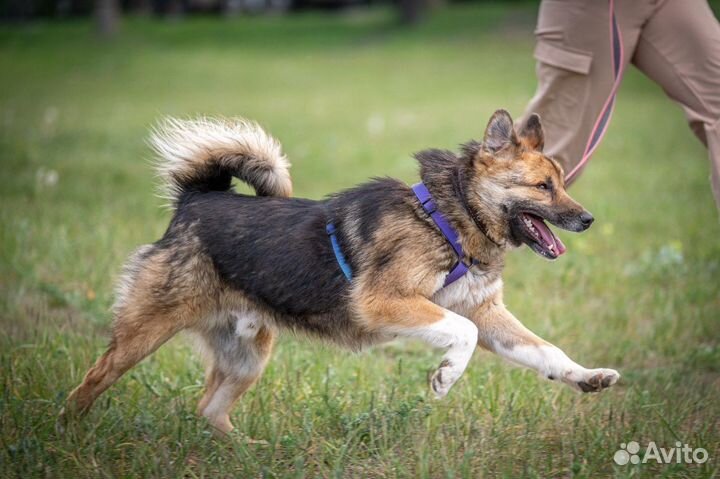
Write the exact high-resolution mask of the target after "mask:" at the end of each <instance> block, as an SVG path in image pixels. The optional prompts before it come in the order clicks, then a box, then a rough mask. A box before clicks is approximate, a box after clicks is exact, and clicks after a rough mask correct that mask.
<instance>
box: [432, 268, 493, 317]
mask: <svg viewBox="0 0 720 479" xmlns="http://www.w3.org/2000/svg"><path fill="white" fill-rule="evenodd" d="M502 285H503V283H502V279H501V278H500V276H499V275H498V274H482V273H480V274H476V273H474V272H468V273H467V274H466V275H465V276H463V277H462V278H460V279H459V280H457V281H455V282H454V283H452V284H451V285H449V286H447V287H445V288H441V289H439V290H438V291H437V292H436V293H435V294H434V295H433V296H432V298H431V300H432V302H433V303H435V304H437V305H438V306H442V307H443V308H446V309H449V310H450V311H453V312H456V313H458V314H462V315H467V314H469V312H470V311H472V310H473V309H474V308H476V307H477V306H479V305H481V304H482V303H484V302H485V301H486V300H487V299H488V298H491V297H493V296H494V295H495V294H497V293H498V292H499V291H500V290H501V289H502Z"/></svg>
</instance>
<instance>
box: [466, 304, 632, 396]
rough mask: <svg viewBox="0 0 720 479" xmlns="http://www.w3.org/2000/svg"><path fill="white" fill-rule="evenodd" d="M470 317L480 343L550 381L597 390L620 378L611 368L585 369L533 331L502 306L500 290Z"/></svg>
mask: <svg viewBox="0 0 720 479" xmlns="http://www.w3.org/2000/svg"><path fill="white" fill-rule="evenodd" d="M470 319H471V320H472V321H473V322H474V323H475V324H476V325H477V327H478V330H479V335H478V344H479V345H480V346H481V347H483V348H485V349H489V350H490V351H493V352H495V353H497V354H499V355H500V356H502V357H503V358H505V359H507V360H509V361H511V362H513V363H516V364H520V365H522V366H525V367H528V368H531V369H534V370H536V371H537V372H538V373H540V375H542V376H543V377H545V378H547V379H550V380H551V381H552V380H558V381H562V382H564V383H565V384H567V385H568V386H570V387H572V388H573V389H576V390H578V391H582V392H598V391H600V390H602V389H605V388H608V387H610V386H612V385H613V384H615V383H616V382H617V380H618V379H619V378H620V374H619V373H618V372H617V371H615V370H614V369H605V368H598V369H587V368H585V367H583V366H581V365H579V364H577V363H576V362H575V361H573V360H572V359H570V358H569V357H568V356H567V355H566V354H565V353H564V352H563V351H562V350H561V349H560V348H558V347H556V346H554V345H552V344H550V343H548V342H547V341H545V340H544V339H542V338H540V337H538V336H537V335H535V334H534V333H533V332H532V331H530V330H529V329H527V328H526V327H525V326H524V325H523V324H522V323H521V322H520V321H518V320H517V318H515V316H513V315H512V313H510V311H508V310H507V309H506V308H505V306H504V305H503V303H502V297H501V295H500V294H498V295H497V296H496V297H494V298H491V299H489V300H487V301H485V303H483V304H482V305H481V306H480V307H479V308H477V309H476V310H475V311H474V312H473V313H472V314H471V315H470Z"/></svg>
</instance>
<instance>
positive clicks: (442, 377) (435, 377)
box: [430, 360, 458, 399]
mask: <svg viewBox="0 0 720 479" xmlns="http://www.w3.org/2000/svg"><path fill="white" fill-rule="evenodd" d="M457 380H458V375H457V373H456V372H455V371H454V369H453V368H452V365H451V364H450V363H449V362H448V361H447V360H445V361H443V362H442V363H441V364H440V367H438V368H437V369H436V370H435V372H434V373H433V374H432V376H430V387H431V388H432V390H433V393H434V394H435V398H436V399H442V398H444V397H445V396H447V393H448V392H449V391H450V388H451V387H452V386H453V384H455V381H457Z"/></svg>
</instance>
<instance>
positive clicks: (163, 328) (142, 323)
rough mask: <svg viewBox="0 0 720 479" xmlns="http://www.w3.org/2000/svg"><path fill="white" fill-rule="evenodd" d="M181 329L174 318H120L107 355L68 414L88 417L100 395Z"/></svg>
mask: <svg viewBox="0 0 720 479" xmlns="http://www.w3.org/2000/svg"><path fill="white" fill-rule="evenodd" d="M180 329H181V323H180V322H178V321H176V319H175V318H174V317H173V315H171V314H165V315H159V314H154V315H153V314H150V315H148V316H145V314H141V315H139V316H135V317H119V318H118V319H117V320H116V324H115V328H114V332H113V337H112V339H111V341H110V346H109V347H108V349H107V351H105V353H104V354H103V355H102V356H101V357H100V358H99V359H98V360H97V362H96V363H95V365H94V366H93V367H92V368H90V370H89V371H88V372H87V374H86V375H85V378H84V379H83V382H82V383H81V384H80V385H79V386H78V387H77V388H75V390H73V391H72V392H71V393H70V395H69V396H68V400H67V409H66V410H67V412H68V413H74V412H77V413H80V414H82V413H85V412H86V411H87V410H88V409H90V406H92V404H93V402H95V400H96V399H97V397H98V396H100V394H102V393H103V391H105V390H106V389H107V388H109V387H110V386H112V385H113V383H115V382H116V381H117V380H118V379H120V377H121V376H122V375H123V374H124V373H125V372H126V371H128V370H129V369H130V368H132V367H133V366H135V365H136V364H137V363H139V362H140V361H141V360H142V359H144V358H145V357H146V356H148V355H149V354H150V353H152V352H153V351H155V350H156V349H157V348H158V347H160V346H161V345H162V344H163V343H165V342H166V341H167V340H168V339H170V338H171V337H172V336H173V335H174V334H175V333H177V332H178V331H179V330H180Z"/></svg>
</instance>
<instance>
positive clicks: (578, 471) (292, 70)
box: [0, 5, 720, 478]
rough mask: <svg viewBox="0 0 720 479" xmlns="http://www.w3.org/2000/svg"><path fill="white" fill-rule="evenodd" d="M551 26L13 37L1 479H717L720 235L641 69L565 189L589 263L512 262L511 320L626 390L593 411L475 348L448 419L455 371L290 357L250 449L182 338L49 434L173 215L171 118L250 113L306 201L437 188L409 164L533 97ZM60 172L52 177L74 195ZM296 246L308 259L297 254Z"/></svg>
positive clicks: (577, 243)
mask: <svg viewBox="0 0 720 479" xmlns="http://www.w3.org/2000/svg"><path fill="white" fill-rule="evenodd" d="M533 17H534V9H533V7H526V6H516V7H506V6H499V5H484V6H466V7H453V8H451V9H446V10H442V11H440V12H438V13H437V14H436V15H434V16H433V17H432V18H431V19H430V21H429V22H427V23H426V24H424V25H422V26H421V27H420V28H418V29H416V30H405V29H400V28H397V27H396V26H395V25H394V23H393V21H392V16H391V13H390V12H388V11H384V10H373V11H370V12H364V13H354V14H348V15H343V16H323V15H302V16H293V17H287V18H282V17H268V18H252V19H235V20H232V21H229V20H218V19H211V18H208V19H203V18H200V19H188V20H187V21H182V22H169V23H155V22H153V21H150V20H147V19H126V21H125V22H124V24H123V31H122V34H121V35H120V36H119V37H118V38H117V39H116V40H114V41H112V42H108V43H104V42H100V41H97V40H96V39H95V38H94V37H93V35H92V28H91V25H90V24H88V23H85V22H77V23H76V22H67V23H62V24H43V23H39V24H33V25H29V26H24V27H12V28H10V27H1V28H0V71H2V72H3V73H2V75H0V168H1V169H0V171H1V173H0V195H1V196H0V204H1V206H0V325H1V327H2V332H3V334H2V337H1V338H0V348H1V351H0V378H1V380H2V391H1V392H0V417H1V419H0V421H1V422H0V477H3V478H4V477H22V478H28V477H67V478H75V477H93V478H94V477H128V478H130V477H378V478H380V477H383V478H384V477H428V478H441V477H443V478H444V477H468V478H470V477H472V478H477V477H508V478H513V477H519V476H524V477H568V476H573V477H605V476H619V477H716V476H717V474H718V456H719V454H720V431H719V430H718V429H719V427H720V421H719V418H720V401H719V400H718V397H719V396H720V334H719V333H720V323H719V319H720V242H719V241H718V236H719V235H720V225H719V223H718V213H717V211H716V209H715V207H714V204H713V200H712V197H711V193H710V188H709V183H708V164H707V160H706V153H705V150H704V149H703V147H702V146H701V145H700V144H699V142H697V141H696V139H695V138H694V137H693V136H692V134H691V133H690V131H689V129H688V128H687V126H686V124H685V122H684V119H683V117H682V113H681V111H680V110H679V109H678V108H677V107H676V106H675V105H673V104H672V103H671V102H670V101H668V100H667V99H666V98H665V97H664V95H663V93H662V92H661V91H660V90H659V88H657V87H656V86H655V85H653V84H651V83H650V82H649V81H647V80H646V79H644V78H643V77H642V76H641V75H639V74H638V73H637V72H635V71H630V72H629V74H628V76H627V78H626V81H625V83H624V85H623V88H622V90H621V92H620V96H619V103H618V108H617V110H616V112H615V116H614V119H613V123H612V126H611V128H610V131H609V133H608V135H607V137H606V139H605V141H604V143H603V144H602V146H601V148H600V150H599V151H598V153H597V154H596V155H595V158H594V159H593V161H592V163H591V165H590V167H589V168H588V170H587V172H586V173H585V175H584V176H583V177H582V178H581V179H580V180H579V181H578V182H577V184H576V185H575V186H574V187H573V189H572V192H573V194H574V196H576V197H577V199H579V200H580V201H581V202H583V203H584V204H585V205H586V206H587V207H588V208H589V209H590V210H591V211H593V213H594V214H595V216H596V218H597V221H596V225H595V226H594V227H593V228H592V229H591V230H590V231H589V232H588V233H586V234H584V235H581V236H579V235H571V234H564V235H563V238H564V240H565V242H566V244H567V245H568V248H569V253H568V255H567V256H565V257H563V258H562V259H561V260H559V261H558V262H555V263H548V262H545V261H543V260H542V259H540V258H539V257H537V256H535V255H533V254H532V253H531V252H529V251H528V250H527V249H525V250H522V251H517V252H513V253H511V254H510V256H509V261H508V266H507V270H506V275H505V284H506V288H505V290H506V302H507V304H508V306H509V308H510V309H511V310H512V311H513V312H514V313H515V314H516V315H517V316H518V317H519V318H520V319H521V320H523V321H524V322H525V323H526V324H527V325H528V326H529V327H530V328H531V329H533V330H535V331H536V332H538V333H539V334H541V335H542V336H544V337H546V338H547V339H548V340H550V341H553V342H554V343H556V344H557V345H559V346H560V347H562V348H563V349H565V350H566V351H567V352H568V353H569V354H570V355H571V356H573V357H574V358H575V359H577V360H578V361H579V362H581V363H583V364H585V365H587V366H591V367H599V366H602V367H614V368H617V369H619V370H620V371H621V372H622V373H623V379H622V381H621V383H620V384H618V385H617V386H616V387H615V388H613V389H611V390H609V391H607V392H605V393H603V394H600V395H584V396H581V395H578V394H575V393H573V392H571V391H569V390H567V388H563V387H559V386H557V385H556V384H552V383H548V382H545V381H541V380H539V379H538V378H537V377H536V376H535V375H534V374H533V373H531V372H528V371H524V370H521V369H517V368H513V367H510V366H509V365H507V364H505V363H503V362H502V361H500V360H499V359H497V358H495V357H494V356H492V355H491V354H489V353H484V352H480V351H478V353H477V354H476V356H475V358H474V359H473V361H472V363H471V366H470V367H469V369H468V371H467V372H466V374H465V376H464V377H463V378H462V380H461V381H460V382H459V383H458V384H457V386H455V388H454V389H453V391H452V392H451V393H450V395H449V397H448V398H447V399H446V400H444V401H442V402H436V401H432V400H430V397H429V395H428V392H427V386H426V374H427V372H428V370H430V369H431V368H432V367H433V366H435V365H436V364H437V362H438V360H439V357H440V352H438V351H432V350H429V349H427V348H426V347H425V346H423V345H421V344H418V343H398V344H393V345H390V346H387V347H380V348H375V349H373V350H372V351H370V352H365V353H362V354H357V355H350V354H348V353H346V352H344V351H339V350H336V349H333V348H330V347H324V346H318V345H317V344H313V343H309V342H307V341H305V340H303V339H298V338H292V337H286V338H284V339H283V340H282V341H281V342H280V344H279V346H278V347H277V350H276V351H275V353H274V357H273V360H272V362H271V363H270V365H269V367H268V369H267V372H266V374H265V376H264V377H263V378H262V380H261V381H260V382H259V384H258V385H257V386H256V387H255V388H253V389H252V390H251V391H250V392H249V393H248V394H247V395H246V396H245V398H243V400H242V401H241V402H240V403H239V404H238V406H237V407H236V409H235V411H234V414H233V420H234V422H235V424H236V425H237V426H238V429H239V430H240V431H242V432H243V433H244V434H246V435H248V436H250V437H253V438H256V439H263V440H266V441H267V442H268V444H267V445H261V444H248V443H247V442H245V441H243V440H242V439H241V438H235V439H234V440H231V441H218V440H215V439H214V438H213V437H212V435H211V433H210V431H209V429H208V426H207V424H206V423H205V422H204V421H203V420H200V419H198V418H196V416H195V414H194V407H195V404H196V402H197V400H198V399H199V397H200V394H201V387H202V376H203V374H202V368H201V366H200V363H199V361H198V360H197V358H196V357H195V356H194V354H193V353H192V351H191V349H190V348H189V346H188V344H187V342H186V341H185V340H184V339H177V340H174V341H172V342H171V343H170V344H168V345H167V346H165V347H163V348H162V349H161V350H160V351H159V352H158V353H156V354H155V355H154V356H152V357H151V358H150V359H148V360H147V361H145V362H144V363H142V364H141V365H140V366H139V367H137V368H135V369H134V370H133V371H132V372H131V373H129V374H128V375H127V376H126V377H125V378H123V379H122V380H121V381H120V382H119V383H118V384H117V385H116V386H115V387H113V388H112V389H111V390H110V391H109V392H108V393H106V394H105V395H104V396H102V397H101V399H100V400H99V401H98V403H97V404H96V407H95V408H94V409H93V411H92V412H91V413H90V414H89V416H88V417H87V418H85V419H84V420H83V421H81V422H78V423H74V424H71V425H70V426H69V427H68V428H67V429H66V430H65V432H63V433H58V432H56V431H55V428H54V423H55V418H56V416H57V414H58V412H59V410H60V408H61V406H62V404H63V401H64V398H65V396H66V394H67V391H68V390H69V389H71V388H72V387H74V386H75V385H76V384H77V383H78V382H79V381H80V379H81V377H82V375H83V374H84V372H85V370H86V369H87V367H88V366H89V365H90V364H91V363H92V361H94V359H95V358H96V357H97V355H98V354H99V353H100V352H101V351H102V349H103V347H104V345H105V344H106V341H107V339H108V326H109V322H110V315H109V313H108V309H109V306H110V304H111V302H112V283H113V278H114V277H115V276H116V274H117V273H118V272H119V269H120V267H121V265H122V263H123V260H124V258H125V257H126V255H127V254H128V253H129V252H130V251H131V250H132V249H133V248H134V247H136V246H137V245H139V244H143V243H148V242H151V241H153V240H155V239H157V238H158V237H159V236H160V235H161V233H162V232H163V229H164V228H165V226H166V224H167V221H168V218H169V213H168V212H167V211H166V210H163V209H161V208H160V205H161V203H162V201H161V200H159V199H157V198H156V197H155V196H154V185H155V180H154V177H153V172H152V171H151V168H150V166H149V164H148V160H149V151H148V148H147V147H146V145H145V143H144V140H145V138H146V136H147V129H148V127H149V126H150V125H151V124H152V123H153V122H154V121H155V120H156V119H157V118H159V117H160V116H161V115H165V114H173V115H193V114H223V115H228V116H232V115H244V116H247V117H250V118H253V119H256V120H258V121H260V122H261V123H262V124H264V125H265V126H266V127H268V129H269V130H270V131H271V132H272V133H273V134H275V135H276V136H277V137H278V138H280V139H281V141H282V142H283V143H284V146H285V150H286V152H287V153H288V155H289V157H290V158H291V160H292V161H293V165H294V168H293V177H294V182H295V187H296V193H297V194H298V195H300V196H307V197H312V198H320V197H322V196H323V195H325V194H327V193H330V192H332V191H335V190H337V189H339V188H343V187H347V186H350V185H353V184H355V183H358V182H361V181H363V180H365V179H366V178H368V177H370V176H376V175H390V176H395V177H399V178H402V179H404V180H406V181H408V182H412V181H415V180H416V178H417V173H416V165H415V163H414V161H413V160H412V158H411V156H410V153H412V152H414V151H417V150H420V149H422V148H425V147H430V146H434V147H447V148H454V147H455V145H457V144H458V143H460V142H462V141H465V140H467V139H469V138H472V137H476V138H477V137H479V136H480V135H481V134H482V129H483V127H484V125H485V123H486V121H487V118H488V117H489V115H490V114H491V113H492V111H494V110H495V109H496V108H500V107H505V108H507V109H509V110H510V111H511V112H512V113H513V114H515V115H518V114H520V113H521V111H522V109H523V107H524V105H525V103H526V102H527V100H528V99H529V97H530V96H531V95H532V93H533V90H534V87H535V79H534V64H533V60H532V56H531V55H532V48H533V39H532V34H531V32H532V26H533V25H532V24H533ZM55 175H56V180H57V181H53V177H54V176H55ZM289 247H292V246H291V245H289ZM630 440H636V441H639V442H640V443H641V444H647V443H648V442H649V441H655V442H656V443H657V444H658V445H659V446H662V447H673V446H674V445H675V442H676V441H682V442H683V443H688V444H690V445H691V446H692V447H704V448H705V449H707V450H708V452H709V454H710V457H711V459H710V460H709V461H708V462H707V463H705V464H704V465H678V464H672V465H658V464H644V465H635V466H616V465H615V464H614V463H613V461H612V456H613V454H614V452H615V451H616V450H617V449H618V448H619V445H620V443H623V442H627V441H630Z"/></svg>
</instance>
